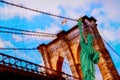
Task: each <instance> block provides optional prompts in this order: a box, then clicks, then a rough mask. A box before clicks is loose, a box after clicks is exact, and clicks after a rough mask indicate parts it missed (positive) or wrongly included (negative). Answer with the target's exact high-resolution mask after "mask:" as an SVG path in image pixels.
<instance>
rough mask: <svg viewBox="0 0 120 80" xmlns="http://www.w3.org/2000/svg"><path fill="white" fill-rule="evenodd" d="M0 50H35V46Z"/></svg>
mask: <svg viewBox="0 0 120 80" xmlns="http://www.w3.org/2000/svg"><path fill="white" fill-rule="evenodd" d="M0 50H37V49H36V48H0Z"/></svg>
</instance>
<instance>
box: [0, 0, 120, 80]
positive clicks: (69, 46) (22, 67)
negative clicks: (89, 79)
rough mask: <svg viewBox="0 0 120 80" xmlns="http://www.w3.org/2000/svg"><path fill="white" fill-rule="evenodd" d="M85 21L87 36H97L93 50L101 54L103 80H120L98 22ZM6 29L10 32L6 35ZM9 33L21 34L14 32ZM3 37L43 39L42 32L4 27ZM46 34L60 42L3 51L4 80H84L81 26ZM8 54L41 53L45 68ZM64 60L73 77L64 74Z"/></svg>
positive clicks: (0, 66)
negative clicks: (13, 52) (14, 36)
mask: <svg viewBox="0 0 120 80" xmlns="http://www.w3.org/2000/svg"><path fill="white" fill-rule="evenodd" d="M0 2H2V3H4V4H7V5H12V6H16V7H20V8H23V9H28V10H31V11H35V12H38V13H43V14H46V15H51V16H54V17H59V18H64V19H67V20H72V21H77V20H75V19H71V18H67V17H63V16H57V15H53V14H49V13H45V12H41V11H38V10H34V9H30V8H27V7H24V6H20V5H16V4H13V3H9V2H5V1H3V0H0ZM81 18H82V19H83V20H86V22H83V26H82V28H83V35H84V36H86V35H87V34H88V33H91V34H92V35H93V46H94V48H95V50H97V51H99V52H100V60H99V62H98V64H97V66H98V68H99V70H100V74H101V76H102V79H103V80H120V75H119V73H118V70H117V69H116V67H115V64H114V62H113V60H112V58H111V55H110V53H109V51H108V49H107V48H106V46H105V44H107V45H108V46H110V45H109V44H108V43H107V42H106V41H105V40H104V39H103V38H102V37H101V35H100V33H99V31H98V29H97V27H98V25H97V23H96V22H97V20H96V19H95V18H94V17H87V16H83V17H81ZM2 29H5V30H8V31H2ZM9 30H14V31H21V32H10V31H9ZM0 34H16V35H27V36H29V35H30V36H40V33H39V32H34V31H29V30H22V29H16V28H8V27H4V26H0ZM46 34H47V36H49V37H51V36H52V37H56V38H55V39H53V40H52V41H50V42H49V43H47V44H44V43H43V44H37V45H38V46H36V47H35V48H2V47H0V80H82V78H83V74H82V71H81V63H80V51H81V46H80V45H79V43H80V35H79V30H78V25H77V24H76V25H74V26H73V27H72V28H71V29H69V30H68V31H64V30H63V31H61V32H59V33H57V34H49V33H42V35H43V36H44V35H46ZM111 49H112V48H111ZM6 50H9V53H10V51H11V50H13V51H15V50H23V51H24V50H25V51H29V52H30V51H34V50H37V51H38V52H39V54H41V56H42V60H43V63H44V66H43V65H39V64H36V63H34V62H30V61H27V60H23V59H20V58H17V57H15V56H11V55H8V54H6V53H4V52H3V51H6ZM119 58H120V56H119ZM64 59H66V60H67V62H68V65H69V66H70V70H71V73H72V75H70V74H68V73H66V72H63V71H62V67H63V63H64Z"/></svg>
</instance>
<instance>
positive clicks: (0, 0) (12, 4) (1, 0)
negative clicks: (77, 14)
mask: <svg viewBox="0 0 120 80" xmlns="http://www.w3.org/2000/svg"><path fill="white" fill-rule="evenodd" d="M0 2H1V3H5V4H8V5H11V6H15V7H19V8H23V9H26V10H30V11H34V12H38V13H42V14H45V15H49V16H54V17H58V18H63V19H67V20H71V21H78V20H77V19H72V18H68V17H64V16H60V15H55V14H51V13H48V12H43V11H39V10H36V9H32V8H29V7H25V6H21V5H18V4H14V3H10V2H7V1H3V0H0Z"/></svg>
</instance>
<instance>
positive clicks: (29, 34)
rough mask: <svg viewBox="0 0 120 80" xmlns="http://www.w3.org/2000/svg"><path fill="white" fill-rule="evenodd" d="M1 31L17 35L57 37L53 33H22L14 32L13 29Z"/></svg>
mask: <svg viewBox="0 0 120 80" xmlns="http://www.w3.org/2000/svg"><path fill="white" fill-rule="evenodd" d="M0 33H8V34H17V35H28V36H44V37H56V36H52V35H43V34H31V33H21V32H12V31H0Z"/></svg>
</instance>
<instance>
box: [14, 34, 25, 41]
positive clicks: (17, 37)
mask: <svg viewBox="0 0 120 80" xmlns="http://www.w3.org/2000/svg"><path fill="white" fill-rule="evenodd" d="M12 37H13V39H14V40H15V41H16V42H21V41H22V40H23V38H22V37H20V36H18V35H15V34H13V35H12Z"/></svg>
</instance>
